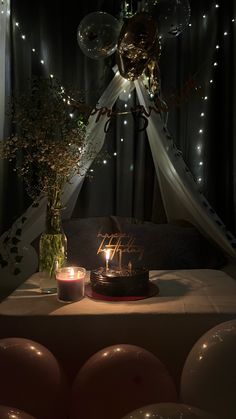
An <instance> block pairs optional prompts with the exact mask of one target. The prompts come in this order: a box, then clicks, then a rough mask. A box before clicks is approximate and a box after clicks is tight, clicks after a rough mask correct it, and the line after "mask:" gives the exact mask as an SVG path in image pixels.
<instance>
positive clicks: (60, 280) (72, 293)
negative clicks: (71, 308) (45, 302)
mask: <svg viewBox="0 0 236 419" xmlns="http://www.w3.org/2000/svg"><path fill="white" fill-rule="evenodd" d="M85 275H86V270H85V269H84V268H82V267H79V266H70V267H65V268H60V269H58V270H57V271H56V280H57V297H58V300H59V301H62V302H66V303H70V302H73V301H78V300H80V299H81V298H83V296H84V282H85Z"/></svg>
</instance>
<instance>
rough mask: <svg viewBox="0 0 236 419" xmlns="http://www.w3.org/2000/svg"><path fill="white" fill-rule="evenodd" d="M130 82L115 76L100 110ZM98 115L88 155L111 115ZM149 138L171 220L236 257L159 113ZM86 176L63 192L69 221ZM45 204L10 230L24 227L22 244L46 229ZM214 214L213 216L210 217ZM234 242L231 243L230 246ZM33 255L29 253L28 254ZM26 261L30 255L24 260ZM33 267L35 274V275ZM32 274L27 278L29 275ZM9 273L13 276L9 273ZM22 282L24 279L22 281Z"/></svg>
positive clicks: (142, 94) (143, 96) (144, 100)
mask: <svg viewBox="0 0 236 419" xmlns="http://www.w3.org/2000/svg"><path fill="white" fill-rule="evenodd" d="M129 83H130V82H129V81H127V80H125V79H124V78H122V77H121V76H120V75H119V73H116V75H115V76H114V78H113V80H112V81H111V83H110V84H109V85H108V87H107V88H106V90H105V92H104V93H103V95H102V96H101V98H100V100H99V102H98V104H97V107H98V108H102V107H106V108H108V109H111V108H112V107H113V105H114V103H115V102H116V100H117V98H118V96H119V95H120V93H121V92H122V91H123V90H124V89H125V88H127V86H128V84H129ZM135 87H136V91H137V95H138V99H139V102H140V105H143V106H144V107H145V108H146V109H147V110H148V109H149V106H153V103H152V102H151V101H150V99H149V96H148V94H147V91H146V89H145V87H144V86H143V84H142V82H141V81H140V80H137V81H136V82H135ZM96 118H97V114H94V115H92V116H90V118H89V123H88V126H87V132H86V135H87V151H88V155H90V154H91V153H90V152H91V149H92V150H96V152H97V153H98V152H99V151H100V150H101V148H102V146H103V144H104V140H105V132H104V127H105V124H106V122H107V121H108V119H109V116H108V115H106V114H105V115H102V116H101V117H100V119H99V121H97V122H96ZM147 135H148V138H149V142H150V147H151V151H152V155H153V160H154V164H155V168H156V172H157V177H158V180H159V183H160V189H161V193H162V199H163V203H164V207H165V211H166V215H167V218H168V220H169V221H170V220H172V219H185V220H189V221H190V222H192V223H193V224H194V225H196V226H197V227H198V228H199V230H200V231H202V233H203V234H204V235H206V236H207V237H208V238H209V239H210V240H212V241H213V242H215V243H217V244H218V245H219V246H220V247H221V248H222V249H223V250H224V251H225V252H226V253H227V254H228V255H230V256H233V257H235V251H234V249H233V248H232V246H231V243H232V242H233V241H234V242H235V240H234V237H233V236H232V237H228V238H227V236H226V233H227V234H229V233H228V232H226V231H225V226H224V225H223V223H222V222H221V220H220V219H219V217H217V215H216V214H215V213H214V211H211V207H210V205H209V204H208V202H207V200H206V199H205V198H204V197H203V195H202V194H201V193H199V191H198V187H197V185H196V183H195V181H194V180H193V177H192V175H191V173H190V172H189V170H188V169H187V167H186V165H185V163H184V161H183V159H182V156H181V154H180V153H179V151H178V150H177V149H176V147H175V145H174V143H173V140H172V139H171V137H170V135H169V133H168V131H167V129H166V128H165V127H164V126H163V122H162V120H161V117H160V115H159V114H157V113H155V112H154V111H153V112H152V113H151V116H150V117H149V123H148V127H147ZM92 161H93V160H92V159H90V160H88V159H85V163H84V167H83V169H84V170H83V172H86V170H88V169H89V167H90V165H91V164H92ZM83 181H84V176H79V175H77V176H75V177H74V178H73V179H72V181H71V182H70V183H69V184H67V185H66V187H65V190H64V193H63V200H62V201H63V202H62V203H63V205H64V206H65V207H66V210H65V213H64V216H65V218H70V216H71V213H72V211H73V208H74V205H75V202H76V199H77V196H78V194H79V192H80V190H81V187H82V184H83ZM45 210H46V201H45V199H43V200H41V202H40V203H39V206H38V207H36V208H35V207H33V206H31V207H29V208H28V210H27V211H26V213H25V214H23V216H25V221H24V223H23V224H22V222H21V220H22V216H21V217H20V218H19V219H18V220H17V221H16V222H15V223H14V224H13V226H12V228H11V230H12V231H13V233H14V231H15V230H16V229H17V228H19V224H20V227H21V228H22V235H21V241H22V243H25V244H26V245H27V246H28V248H30V247H29V244H30V243H31V242H32V241H33V240H34V239H35V238H36V237H37V236H39V235H40V233H41V232H42V231H43V229H44V220H45ZM212 213H214V216H212V215H211V214H212ZM5 237H6V233H5V234H3V235H2V237H1V239H0V247H3V240H4V238H5ZM230 242H231V243H230ZM29 254H30V253H29ZM25 260H27V253H26V256H25V259H24V261H25ZM33 268H34V269H35V265H34V267H33V266H32V272H31V273H33ZM29 273H30V272H29V271H28V272H27V276H29ZM8 274H10V273H9V272H8ZM22 279H23V278H22Z"/></svg>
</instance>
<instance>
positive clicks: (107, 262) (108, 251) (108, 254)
mask: <svg viewBox="0 0 236 419" xmlns="http://www.w3.org/2000/svg"><path fill="white" fill-rule="evenodd" d="M105 253H106V270H107V271H108V269H109V259H110V254H111V249H106V250H105Z"/></svg>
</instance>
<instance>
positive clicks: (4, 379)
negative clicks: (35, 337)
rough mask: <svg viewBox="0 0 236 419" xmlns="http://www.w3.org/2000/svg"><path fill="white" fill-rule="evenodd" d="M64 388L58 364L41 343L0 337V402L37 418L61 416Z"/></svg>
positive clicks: (64, 409)
mask: <svg viewBox="0 0 236 419" xmlns="http://www.w3.org/2000/svg"><path fill="white" fill-rule="evenodd" d="M67 394H68V389H67V385H66V382H65V378H64V375H63V373H62V371H61V367H60V365H59V363H58V362H57V360H56V358H55V357H54V356H53V354H52V353H51V352H50V351H49V350H48V349H47V348H45V347H44V346H42V345H40V344H39V343H37V342H34V341H32V340H28V339H20V338H6V339H0V403H1V404H4V405H7V406H14V407H16V408H19V409H22V410H24V411H27V412H29V413H30V414H32V415H34V416H36V418H37V419H64V418H65V412H66V408H67V406H66V404H67Z"/></svg>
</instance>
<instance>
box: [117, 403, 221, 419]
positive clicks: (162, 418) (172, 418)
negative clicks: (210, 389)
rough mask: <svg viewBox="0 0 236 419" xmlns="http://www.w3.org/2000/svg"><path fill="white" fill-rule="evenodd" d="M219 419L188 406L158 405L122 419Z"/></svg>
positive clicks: (143, 408)
mask: <svg viewBox="0 0 236 419" xmlns="http://www.w3.org/2000/svg"><path fill="white" fill-rule="evenodd" d="M148 418H152V419H217V418H216V416H212V415H211V414H210V413H208V412H204V411H203V410H200V409H197V408H196V407H193V406H189V405H187V404H179V403H158V404H151V405H149V406H144V407H140V408H139V409H137V410H135V411H134V412H131V413H129V414H128V415H127V416H125V417H123V418H122V419H148Z"/></svg>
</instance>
